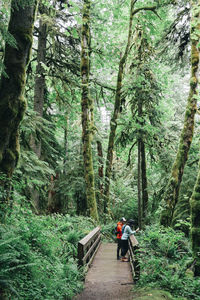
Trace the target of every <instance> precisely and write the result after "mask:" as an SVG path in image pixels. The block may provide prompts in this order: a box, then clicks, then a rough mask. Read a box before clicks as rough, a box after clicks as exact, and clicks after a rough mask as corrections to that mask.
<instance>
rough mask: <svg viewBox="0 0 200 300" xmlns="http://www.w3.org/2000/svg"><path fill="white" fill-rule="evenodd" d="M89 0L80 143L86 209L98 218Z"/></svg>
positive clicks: (85, 4)
mask: <svg viewBox="0 0 200 300" xmlns="http://www.w3.org/2000/svg"><path fill="white" fill-rule="evenodd" d="M89 54H90V1H89V0H84V1H83V24H82V30H81V78H82V99H81V106H82V143H83V160H84V172H85V183H86V198H87V209H88V210H89V215H90V216H91V217H92V218H93V219H95V220H98V212H97V204H96V195H95V184H94V169H93V159H92V148H91V141H92V135H93V120H94V119H93V101H92V99H91V97H90V91H89V73H90V55H89Z"/></svg>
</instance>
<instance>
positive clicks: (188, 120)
mask: <svg viewBox="0 0 200 300" xmlns="http://www.w3.org/2000/svg"><path fill="white" fill-rule="evenodd" d="M199 8H200V3H199V1H197V0H194V1H192V19H191V32H190V38H191V76H190V91H189V96H188V102H187V107H186V112H185V119H184V127H183V129H182V133H181V136H180V141H179V148H178V152H177V154H176V158H175V161H174V164H173V166H172V170H171V175H170V178H169V180H168V184H167V187H166V191H165V194H164V197H163V202H164V203H163V211H162V213H161V218H160V223H161V224H162V225H164V226H170V225H171V223H172V219H173V214H174V210H175V207H176V204H177V202H178V197H179V190H180V185H181V181H182V177H183V172H184V167H185V164H186V162H187V159H188V153H189V150H190V145H191V142H192V138H193V132H194V117H195V113H196V109H197V97H198V96H197V95H198V90H197V88H198V67H199V45H198V43H199V37H200V35H199V29H200V22H199Z"/></svg>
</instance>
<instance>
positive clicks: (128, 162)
mask: <svg viewBox="0 0 200 300" xmlns="http://www.w3.org/2000/svg"><path fill="white" fill-rule="evenodd" d="M136 143H137V141H136V142H135V143H134V144H133V145H132V146H131V148H130V150H129V153H128V161H127V167H128V166H129V165H130V163H131V151H132V150H133V147H134V146H135V145H136Z"/></svg>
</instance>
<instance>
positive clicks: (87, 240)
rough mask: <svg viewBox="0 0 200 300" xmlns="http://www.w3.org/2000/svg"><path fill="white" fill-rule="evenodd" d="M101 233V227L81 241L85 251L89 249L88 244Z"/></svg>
mask: <svg viewBox="0 0 200 300" xmlns="http://www.w3.org/2000/svg"><path fill="white" fill-rule="evenodd" d="M99 232H100V227H96V228H95V229H93V230H92V231H91V232H90V233H88V234H87V235H86V236H85V237H84V238H82V240H80V241H79V243H80V244H82V245H83V246H84V249H85V248H86V247H87V244H88V243H89V242H91V239H92V238H93V237H94V236H95V235H97V234H98V233H99Z"/></svg>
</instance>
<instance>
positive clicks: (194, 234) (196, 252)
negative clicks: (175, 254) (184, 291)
mask: <svg viewBox="0 0 200 300" xmlns="http://www.w3.org/2000/svg"><path fill="white" fill-rule="evenodd" d="M190 207H191V223H192V224H191V239H192V250H193V257H194V260H195V266H194V275H195V276H200V218H199V215H200V164H199V174H198V176H197V181H196V184H195V187H194V190H193V193H192V197H191V199H190Z"/></svg>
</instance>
